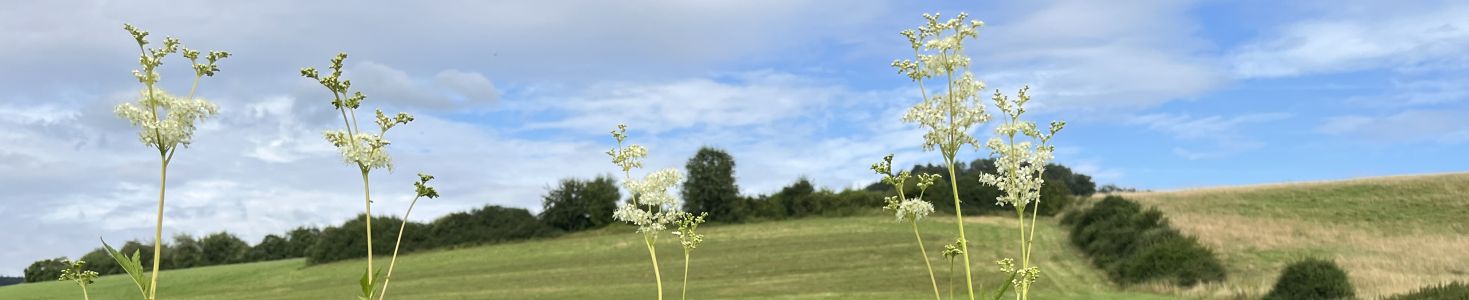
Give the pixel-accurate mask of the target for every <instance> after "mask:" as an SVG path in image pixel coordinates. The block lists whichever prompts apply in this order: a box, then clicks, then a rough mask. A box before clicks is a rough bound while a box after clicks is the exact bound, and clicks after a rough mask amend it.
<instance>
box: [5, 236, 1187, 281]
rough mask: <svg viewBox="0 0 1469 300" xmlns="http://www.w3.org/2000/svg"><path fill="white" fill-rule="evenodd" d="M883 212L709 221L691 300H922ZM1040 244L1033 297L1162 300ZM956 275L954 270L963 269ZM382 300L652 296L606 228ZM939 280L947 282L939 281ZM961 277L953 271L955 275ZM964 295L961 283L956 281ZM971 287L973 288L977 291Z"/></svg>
mask: <svg viewBox="0 0 1469 300" xmlns="http://www.w3.org/2000/svg"><path fill="white" fill-rule="evenodd" d="M943 220H948V219H944V218H935V219H930V220H925V221H924V223H923V224H921V226H922V229H923V230H924V231H926V232H927V236H926V238H927V245H928V249H929V250H931V251H933V253H932V254H931V255H932V256H934V259H935V260H936V261H935V262H934V267H935V268H936V269H940V271H946V270H947V269H948V263H947V261H942V260H941V259H942V258H941V256H938V255H937V251H938V250H935V249H942V246H943V244H945V243H948V242H951V241H952V239H953V235H952V233H951V231H953V230H952V228H953V227H951V226H953V225H952V224H953V223H952V221H951V220H950V221H948V222H950V223H944V221H943ZM974 220H975V222H974V224H972V226H971V227H969V228H968V229H966V230H967V231H968V232H969V233H970V239H971V240H972V241H974V242H973V245H974V246H975V252H974V259H976V261H975V262H974V264H975V266H976V269H975V272H976V283H977V284H978V283H980V282H983V283H984V286H985V287H987V288H992V287H994V286H995V285H996V284H999V281H1000V280H1002V279H1001V278H999V277H998V276H999V275H998V272H997V271H995V270H993V269H994V267H993V266H994V264H993V263H992V261H993V260H994V259H995V258H999V257H1002V256H1006V255H1010V256H1013V254H1012V253H1013V252H1015V250H1014V249H1010V248H1012V247H1013V245H1014V244H1015V242H1014V241H1012V240H1013V239H1014V238H1015V237H1014V236H1013V235H1014V227H1012V226H1013V225H1012V224H1010V223H1008V222H1013V219H1005V218H997V217H996V218H991V217H984V218H975V219H974ZM910 230H911V229H909V227H907V226H905V225H900V224H896V223H893V222H892V221H891V220H890V218H888V217H877V216H864V217H846V218H815V219H803V220H794V221H782V222H768V223H757V224H747V225H730V226H712V227H707V229H706V234H707V235H708V236H709V240H708V241H707V242H706V243H705V245H704V246H703V247H701V248H700V249H699V250H698V252H696V253H695V256H694V259H693V261H692V263H693V270H692V271H691V273H692V274H691V279H690V280H689V285H690V291H689V295H688V296H689V298H690V299H931V298H932V296H931V292H930V291H931V287H930V286H929V282H928V278H927V276H926V275H925V272H924V269H923V265H922V264H921V263H920V262H921V259H920V258H919V256H918V253H917V251H916V250H915V248H916V245H915V244H914V243H913V236H912V231H910ZM1037 233H1038V234H1039V235H1040V237H1039V238H1038V241H1037V245H1036V246H1035V247H1036V249H1038V250H1037V257H1039V258H1040V261H1041V262H1042V265H1041V266H1042V268H1043V270H1042V271H1043V273H1042V279H1041V281H1040V282H1039V283H1038V286H1036V287H1035V288H1034V292H1032V293H1033V294H1034V295H1035V296H1036V299H1171V298H1173V297H1167V296H1159V295H1153V294H1145V293H1135V292H1121V291H1116V290H1115V289H1114V288H1112V287H1111V286H1110V285H1109V284H1107V283H1106V281H1105V279H1104V278H1102V275H1101V274H1100V273H1099V272H1097V271H1095V270H1094V269H1092V268H1090V267H1089V264H1087V263H1086V262H1085V261H1084V260H1083V259H1082V258H1081V257H1080V255H1079V254H1078V253H1077V252H1076V251H1075V250H1072V249H1071V248H1070V247H1069V246H1068V244H1067V243H1066V239H1065V235H1064V232H1062V231H1061V229H1060V227H1058V226H1057V225H1056V224H1055V223H1054V222H1053V221H1051V220H1049V219H1047V220H1043V221H1042V222H1041V223H1040V227H1039V228H1038V229H1037ZM666 237H667V236H666V235H665V239H663V240H662V241H660V243H661V245H660V247H659V248H658V253H659V255H660V257H661V258H663V260H662V262H663V267H662V268H663V279H664V281H665V283H664V285H665V287H666V295H665V296H666V297H669V298H667V299H677V297H678V292H679V282H680V281H679V280H680V279H681V278H682V277H681V276H680V273H681V272H682V267H683V259H682V254H681V250H680V249H679V248H678V245H677V242H676V240H673V239H669V238H666ZM362 267H363V264H362V262H361V261H347V262H341V263H333V264H325V265H318V266H311V267H306V266H304V264H303V261H302V260H300V259H295V260H283V261H273V262H263V263H252V264H241V265H229V266H217V267H206V268H197V269H188V270H177V271H165V273H163V277H162V279H161V281H162V286H163V289H162V290H160V291H159V296H160V297H161V298H164V299H351V298H352V297H354V295H355V293H354V289H356V286H357V283H356V279H357V277H358V276H359V275H360V274H362V270H361V269H360V268H362ZM961 269H962V267H961ZM397 272H398V273H397V274H395V276H394V277H395V279H394V280H393V282H392V286H391V288H390V290H389V291H390V292H389V296H395V295H396V296H397V297H395V298H399V299H652V298H654V294H653V290H654V288H653V274H652V271H651V270H650V266H649V262H648V254H647V252H646V251H645V250H644V248H643V246H642V244H641V240H640V238H639V237H638V236H637V235H636V234H634V233H632V230H631V229H629V228H623V227H618V228H608V229H604V230H600V231H597V232H589V233H581V234H577V235H572V236H568V237H563V238H557V239H552V240H544V241H535V242H526V243H516V244H505V245H495V246H486V247H475V248H465V249H456V250H447V251H433V252H426V253H418V254H413V255H408V256H406V257H404V258H402V259H400V261H399V266H398V270H397ZM126 280H127V279H125V278H123V277H120V276H107V277H103V278H101V279H99V280H98V281H97V284H96V285H95V286H94V287H93V289H92V298H93V299H134V298H136V297H137V294H136V293H137V291H136V288H135V287H133V286H132V284H131V283H130V282H128V281H126ZM940 280H943V279H942V277H941V279H940ZM960 280H962V279H960ZM960 285H961V287H960V289H962V281H961V283H960ZM976 288H978V287H976ZM77 298H80V291H79V290H78V289H77V288H76V287H75V286H74V285H72V284H69V283H64V282H47V283H33V284H22V285H16V286H7V287H0V299H77Z"/></svg>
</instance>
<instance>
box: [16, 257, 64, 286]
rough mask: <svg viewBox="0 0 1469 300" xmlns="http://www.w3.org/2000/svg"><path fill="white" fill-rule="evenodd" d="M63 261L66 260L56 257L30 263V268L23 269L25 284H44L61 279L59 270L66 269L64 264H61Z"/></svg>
mask: <svg viewBox="0 0 1469 300" xmlns="http://www.w3.org/2000/svg"><path fill="white" fill-rule="evenodd" d="M63 260H66V258H65V257H57V258H52V259H43V260H39V261H36V262H34V263H31V266H29V267H26V269H25V282H46V281H55V280H56V279H57V278H61V270H64V269H66V267H67V265H66V263H64V262H62V261H63Z"/></svg>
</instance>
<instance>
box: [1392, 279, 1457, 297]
mask: <svg viewBox="0 0 1469 300" xmlns="http://www.w3.org/2000/svg"><path fill="white" fill-rule="evenodd" d="M1462 299H1469V284H1465V283H1463V282H1452V283H1446V284H1437V285H1430V286H1426V287H1423V288H1419V289H1418V290H1417V291H1413V292H1411V293H1407V294H1401V295H1395V296H1392V297H1388V298H1387V299H1386V300H1462Z"/></svg>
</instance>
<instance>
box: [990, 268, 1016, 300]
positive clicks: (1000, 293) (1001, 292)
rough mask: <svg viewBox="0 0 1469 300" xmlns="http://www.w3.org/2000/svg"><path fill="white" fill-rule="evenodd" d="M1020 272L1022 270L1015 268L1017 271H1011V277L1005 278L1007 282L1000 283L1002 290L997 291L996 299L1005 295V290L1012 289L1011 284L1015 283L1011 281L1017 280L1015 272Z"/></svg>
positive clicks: (998, 299)
mask: <svg viewBox="0 0 1469 300" xmlns="http://www.w3.org/2000/svg"><path fill="white" fill-rule="evenodd" d="M1019 273H1020V270H1015V272H1010V279H1005V282H1004V283H1001V284H1000V290H998V291H995V300H1000V297H1001V296H1004V295H1005V292H1006V291H1009V290H1010V286H1011V285H1014V284H1013V283H1011V282H1014V281H1015V274H1019Z"/></svg>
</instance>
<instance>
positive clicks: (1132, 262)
mask: <svg viewBox="0 0 1469 300" xmlns="http://www.w3.org/2000/svg"><path fill="white" fill-rule="evenodd" d="M1151 239H1152V241H1145V242H1143V243H1144V245H1143V246H1142V247H1140V248H1141V250H1140V251H1141V252H1139V253H1137V254H1135V255H1134V257H1132V258H1131V259H1128V260H1125V261H1122V262H1120V263H1119V264H1118V265H1117V267H1116V268H1115V269H1114V270H1113V271H1112V273H1114V274H1115V277H1117V278H1120V279H1122V280H1123V281H1125V282H1127V283H1141V282H1145V281H1149V280H1154V279H1171V280H1172V281H1173V284H1175V285H1178V286H1182V287H1192V286H1194V285H1195V284H1198V283H1200V282H1205V281H1214V282H1217V281H1223V280H1224V265H1223V264H1220V263H1219V260H1217V259H1214V253H1213V252H1212V251H1209V249H1208V248H1204V247H1203V246H1201V245H1199V243H1198V241H1197V240H1195V239H1194V238H1191V237H1185V236H1182V235H1178V234H1176V233H1174V232H1173V231H1162V232H1160V233H1159V234H1157V235H1156V237H1152V238H1151Z"/></svg>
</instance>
